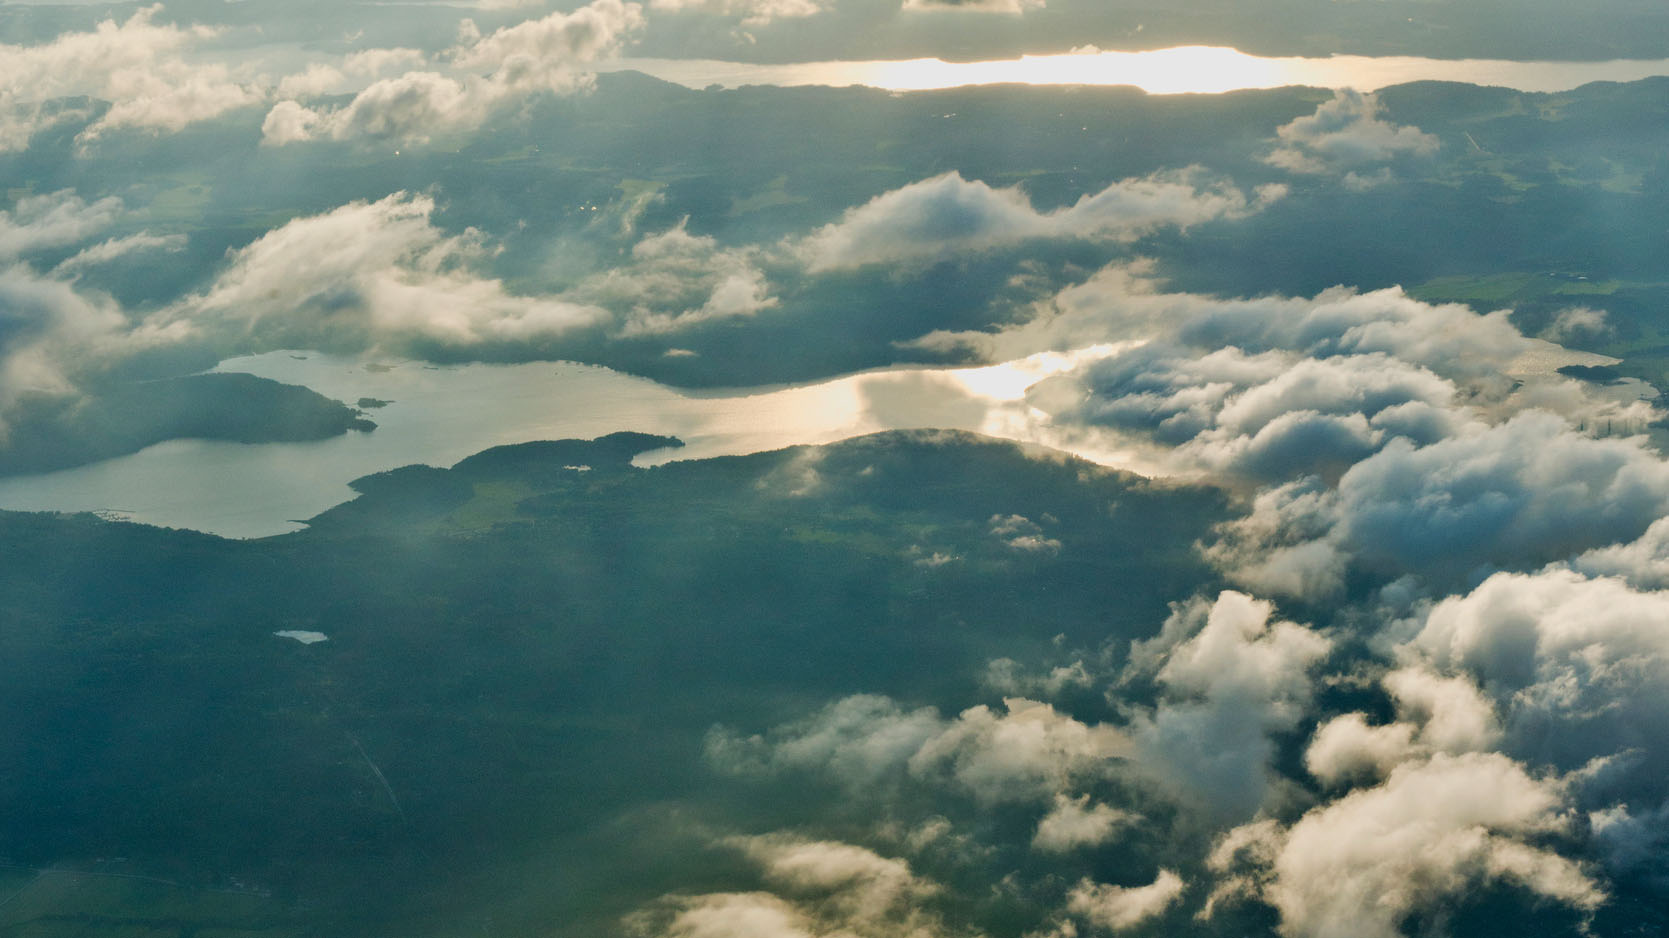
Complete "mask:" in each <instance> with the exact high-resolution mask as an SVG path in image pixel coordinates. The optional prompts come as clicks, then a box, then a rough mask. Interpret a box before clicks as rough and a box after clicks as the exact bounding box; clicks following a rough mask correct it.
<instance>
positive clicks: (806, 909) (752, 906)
mask: <svg viewBox="0 0 1669 938" xmlns="http://www.w3.org/2000/svg"><path fill="white" fill-rule="evenodd" d="M725 845H726V846H728V847H730V848H732V849H736V850H739V851H740V852H741V853H742V854H743V855H744V856H746V857H747V858H748V859H749V860H750V861H752V862H753V863H754V864H755V865H756V867H757V868H758V870H759V873H760V876H761V878H762V880H763V885H765V886H767V887H768V888H769V890H770V891H758V892H746V893H709V894H706V895H697V896H679V895H673V896H666V897H663V898H662V899H661V900H660V901H659V902H657V903H655V904H654V905H652V906H650V907H649V908H646V909H641V910H639V911H637V912H635V913H633V914H631V915H629V916H627V918H626V919H625V922H624V925H625V930H626V932H627V933H628V934H631V935H636V936H641V938H651V936H654V938H936V936H939V935H943V934H946V933H947V932H946V930H945V929H944V927H943V925H942V923H941V920H940V918H939V916H938V915H937V914H936V913H935V912H934V911H933V909H932V900H933V898H934V897H935V896H936V895H937V894H938V893H939V891H940V890H939V887H938V886H937V885H936V884H934V883H932V882H930V881H928V880H925V879H923V878H921V877H919V876H917V875H915V874H914V873H913V872H912V871H911V870H910V866H909V864H908V863H906V862H905V861H903V860H898V859H891V858H888V857H883V856H881V855H879V854H877V853H875V852H873V851H871V850H868V849H866V848H863V847H858V846H854V845H852V844H845V843H837V842H831V841H812V840H804V839H800V838H797V837H793V836H789V835H783V834H773V835H766V836H763V837H735V838H731V839H729V840H728V841H726V843H725Z"/></svg>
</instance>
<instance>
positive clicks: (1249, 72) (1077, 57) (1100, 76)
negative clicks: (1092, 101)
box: [862, 46, 1288, 94]
mask: <svg viewBox="0 0 1669 938" xmlns="http://www.w3.org/2000/svg"><path fill="white" fill-rule="evenodd" d="M865 69H866V71H868V73H869V74H868V75H866V76H865V77H864V78H863V79H862V83H863V84H866V85H873V86H875V87H878V88H887V89H890V90H894V91H924V90H928V89H933V88H949V87H955V86H957V85H985V84H1000V83H1006V82H1013V83H1019V84H1039V85H1134V86H1136V87H1138V88H1141V89H1143V90H1145V91H1147V92H1148V93H1150V94H1217V93H1220V92H1224V91H1233V90H1235V89H1238V88H1273V87H1278V86H1280V85H1283V84H1286V83H1287V81H1288V75H1287V70H1286V69H1284V68H1283V67H1282V66H1281V64H1280V63H1279V62H1278V61H1276V60H1272V59H1260V58H1258V57H1256V56H1251V55H1247V54H1246V53H1244V52H1238V51H1236V50H1234V49H1226V48H1219V47H1213V46H1181V47H1178V48H1174V49H1157V50H1154V51H1151V52H1098V51H1091V52H1071V53H1066V54H1063V55H1028V56H1022V57H1021V58H1018V59H1004V60H1000V61H992V62H945V61H942V60H940V59H909V60H905V61H899V62H877V63H873V64H870V65H867V66H865Z"/></svg>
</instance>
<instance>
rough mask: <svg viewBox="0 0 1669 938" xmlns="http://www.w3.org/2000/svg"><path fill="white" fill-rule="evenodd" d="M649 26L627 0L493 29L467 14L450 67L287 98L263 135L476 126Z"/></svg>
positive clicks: (403, 133) (562, 84) (332, 135)
mask: <svg viewBox="0 0 1669 938" xmlns="http://www.w3.org/2000/svg"><path fill="white" fill-rule="evenodd" d="M642 25H643V11H642V7H641V6H640V5H639V4H636V3H623V2H621V0H594V2H592V3H590V4H589V5H587V6H583V7H581V8H579V9H578V10H575V11H574V12H572V13H560V12H559V13H552V14H550V15H549V16H546V17H544V18H542V19H536V20H527V21H525V22H522V23H518V24H516V25H514V26H506V27H503V28H501V29H498V30H495V31H494V32H492V33H490V34H486V35H482V34H481V32H480V31H479V29H477V28H476V27H475V25H474V23H473V22H472V21H469V20H465V21H464V28H463V30H462V36H461V42H460V43H459V45H458V46H457V47H455V48H454V49H452V50H451V51H450V53H449V54H448V56H447V59H448V64H449V66H450V69H451V71H450V72H448V73H443V72H439V71H410V72H406V73H405V74H404V75H401V76H399V77H398V78H385V79H381V80H379V81H376V82H374V83H372V84H371V85H370V86H369V87H367V88H365V89H364V90H363V91H360V92H359V93H358V94H357V95H355V96H354V98H353V100H352V101H351V102H349V103H348V104H347V106H345V107H343V108H340V109H323V110H321V109H315V108H310V107H307V106H305V105H303V104H301V103H299V102H297V101H295V100H285V101H280V102H279V103H278V104H276V105H274V106H273V109H272V110H271V111H270V112H269V113H268V114H267V118H266V121H265V123H264V124H263V125H262V136H263V139H264V140H265V142H267V143H269V144H274V145H282V144H286V143H297V142H301V141H306V140H311V139H320V138H323V139H333V140H360V139H364V140H391V141H395V142H412V143H421V142H424V141H426V140H428V139H429V138H430V137H432V136H434V135H436V134H443V133H452V132H458V131H467V130H472V129H474V128H476V127H478V126H480V124H481V123H482V122H483V121H485V120H486V119H487V118H488V117H489V116H490V115H491V114H492V113H493V112H494V111H495V110H497V109H499V108H501V107H506V106H509V105H510V104H513V103H515V102H517V101H520V100H523V99H526V98H528V97H531V96H533V95H536V94H562V93H567V92H572V91H574V90H576V89H578V88H581V87H583V86H584V85H585V83H586V82H587V81H588V80H589V75H588V73H586V72H583V71H581V70H580V68H581V67H582V66H585V65H588V64H590V63H593V62H595V61H597V60H598V59H600V58H603V57H604V56H607V55H610V54H613V53H614V52H616V51H618V50H619V48H620V46H621V44H622V43H623V42H624V41H625V40H626V38H627V37H628V36H629V35H630V34H631V33H632V32H634V31H635V30H637V29H640V28H641V27H642Z"/></svg>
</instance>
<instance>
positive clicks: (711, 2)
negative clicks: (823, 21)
mask: <svg viewBox="0 0 1669 938" xmlns="http://www.w3.org/2000/svg"><path fill="white" fill-rule="evenodd" d="M830 6H831V0H649V9H650V10H652V11H655V12H666V13H703V14H707V15H709V16H724V17H732V18H735V19H737V20H740V21H741V25H742V26H744V27H746V28H749V29H752V28H755V27H759V26H767V25H770V24H771V23H773V22H775V21H777V20H784V19H803V18H805V17H808V16H816V15H817V14H819V13H822V12H824V11H825V10H827V9H829V7H830Z"/></svg>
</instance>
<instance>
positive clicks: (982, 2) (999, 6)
mask: <svg viewBox="0 0 1669 938" xmlns="http://www.w3.org/2000/svg"><path fill="white" fill-rule="evenodd" d="M1047 5H1048V3H1047V0H904V6H903V9H905V10H920V11H945V12H968V13H1007V14H1011V15H1014V16H1018V15H1020V14H1022V13H1024V12H1026V11H1027V10H1041V9H1043V8H1044V7H1045V6H1047Z"/></svg>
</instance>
